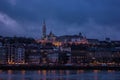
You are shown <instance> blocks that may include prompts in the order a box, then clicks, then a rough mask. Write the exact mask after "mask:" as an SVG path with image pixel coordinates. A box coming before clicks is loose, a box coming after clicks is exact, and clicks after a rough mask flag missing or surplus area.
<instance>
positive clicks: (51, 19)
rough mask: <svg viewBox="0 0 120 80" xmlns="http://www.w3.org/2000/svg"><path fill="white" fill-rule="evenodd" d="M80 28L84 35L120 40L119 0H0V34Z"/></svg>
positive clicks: (74, 31) (61, 32)
mask: <svg viewBox="0 0 120 80" xmlns="http://www.w3.org/2000/svg"><path fill="white" fill-rule="evenodd" d="M44 19H45V21H46V25H47V33H49V32H50V31H53V33H54V34H56V35H57V36H60V35H69V34H78V33H79V32H82V33H83V35H84V36H86V37H88V38H97V39H104V38H105V37H110V38H111V39H114V40H120V36H119V33H120V0H0V35H2V36H15V35H16V36H26V37H34V38H40V37H41V35H42V34H41V32H42V31H41V29H42V21H43V20H44Z"/></svg>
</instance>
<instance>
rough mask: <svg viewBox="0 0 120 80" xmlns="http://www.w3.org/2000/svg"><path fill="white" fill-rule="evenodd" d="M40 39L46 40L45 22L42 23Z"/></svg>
mask: <svg viewBox="0 0 120 80" xmlns="http://www.w3.org/2000/svg"><path fill="white" fill-rule="evenodd" d="M42 38H43V39H44V38H46V23H45V20H44V21H43V26H42Z"/></svg>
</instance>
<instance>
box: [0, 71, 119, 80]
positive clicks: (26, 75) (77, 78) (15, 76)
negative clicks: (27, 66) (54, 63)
mask: <svg viewBox="0 0 120 80" xmlns="http://www.w3.org/2000/svg"><path fill="white" fill-rule="evenodd" d="M0 80H120V71H111V70H108V71H98V70H93V71H84V70H38V71H25V70H22V71H12V70H8V71H2V70H0Z"/></svg>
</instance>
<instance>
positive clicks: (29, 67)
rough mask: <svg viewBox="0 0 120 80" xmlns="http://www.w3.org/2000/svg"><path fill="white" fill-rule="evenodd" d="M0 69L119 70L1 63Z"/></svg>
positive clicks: (98, 67)
mask: <svg viewBox="0 0 120 80" xmlns="http://www.w3.org/2000/svg"><path fill="white" fill-rule="evenodd" d="M0 70H120V66H119V67H118V66H117V67H116V66H115V67H110V66H38V65H1V66H0Z"/></svg>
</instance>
